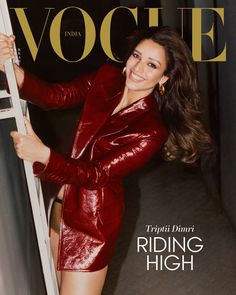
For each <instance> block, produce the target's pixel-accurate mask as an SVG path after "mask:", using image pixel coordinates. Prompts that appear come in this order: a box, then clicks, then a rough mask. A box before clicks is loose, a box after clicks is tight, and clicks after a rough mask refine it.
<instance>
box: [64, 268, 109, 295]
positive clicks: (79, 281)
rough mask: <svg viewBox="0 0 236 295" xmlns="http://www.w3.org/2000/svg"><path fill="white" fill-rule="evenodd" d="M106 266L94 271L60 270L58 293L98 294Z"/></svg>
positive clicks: (67, 294)
mask: <svg viewBox="0 0 236 295" xmlns="http://www.w3.org/2000/svg"><path fill="white" fill-rule="evenodd" d="M107 268H108V267H107V266H106V267H104V268H103V269H101V270H98V271H94V272H79V271H71V272H70V271H62V272H61V288H60V295H100V294H101V292H102V288H103V285H104V282H105V278H106V274H107Z"/></svg>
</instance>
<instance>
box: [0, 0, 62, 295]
mask: <svg viewBox="0 0 236 295" xmlns="http://www.w3.org/2000/svg"><path fill="white" fill-rule="evenodd" d="M0 31H1V32H2V33H4V34H6V35H11V34H12V26H11V21H10V16H9V11H8V6H7V2H6V0H1V1H0ZM15 52H16V50H15ZM15 60H16V62H17V63H18V58H17V54H15ZM5 72H6V77H7V82H8V86H9V91H10V98H11V107H10V108H5V109H0V120H3V119H8V118H15V120H16V126H17V130H18V131H19V132H20V133H22V134H26V129H25V124H24V118H23V115H24V114H23V113H26V109H27V105H26V103H25V102H23V101H21V100H20V97H19V92H18V88H17V83H16V78H15V73H14V69H13V64H12V61H11V60H8V61H6V64H5ZM5 95H6V96H5V98H9V95H7V93H6V94H5ZM3 98H4V97H3ZM23 164H24V170H25V176H26V182H27V186H28V193H29V198H30V203H31V208H32V216H33V220H34V226H35V232H36V236H37V242H38V247H39V254H40V258H41V264H42V271H43V276H44V281H45V287H46V291H47V295H59V292H58V286H57V280H56V273H55V269H54V265H53V259H52V255H51V248H50V240H49V236H48V225H47V218H46V212H45V207H44V202H43V195H42V189H41V184H40V181H39V180H38V179H36V178H35V177H34V174H33V169H32V165H31V163H29V162H27V161H23Z"/></svg>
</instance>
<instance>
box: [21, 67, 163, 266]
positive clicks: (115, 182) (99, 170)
mask: <svg viewBox="0 0 236 295" xmlns="http://www.w3.org/2000/svg"><path fill="white" fill-rule="evenodd" d="M123 88H124V77H123V75H122V74H121V71H120V70H118V69H117V68H115V67H114V66H112V65H109V64H105V65H104V66H102V67H101V68H100V69H99V70H98V71H97V72H96V73H95V74H91V75H87V76H83V77H81V78H80V79H78V80H74V81H72V82H69V83H60V84H48V83H45V82H42V81H40V80H38V79H37V78H35V77H33V76H31V75H29V74H27V73H26V75H25V80H24V83H23V86H22V88H21V91H20V92H21V96H22V97H23V98H24V99H26V100H28V101H30V102H32V103H34V104H37V105H38V106H40V107H42V108H44V109H59V108H71V107H75V106H78V105H80V104H81V103H84V107H83V112H82V115H81V119H80V122H79V124H78V129H77V133H76V137H75V140H74V145H73V150H72V153H71V157H70V158H66V157H64V156H63V155H60V154H58V153H57V152H55V151H53V150H51V154H50V159H49V162H48V164H47V166H44V165H42V164H40V163H34V165H33V167H34V172H35V174H36V175H37V176H38V177H40V178H41V179H46V180H50V181H53V182H56V183H60V184H65V191H64V198H63V207H62V208H63V210H62V211H63V213H62V221H61V230H60V243H59V259H58V269H60V270H79V271H95V270H98V269H101V268H103V267H104V266H106V265H107V264H108V262H109V260H110V258H111V255H112V252H113V249H114V246H115V242H116V240H117V237H118V233H119V229H120V223H121V218H122V214H123V209H124V204H123V188H122V179H123V177H124V176H126V175H127V174H129V173H131V172H132V171H134V170H136V169H137V168H139V167H141V166H142V165H143V164H144V163H145V162H147V161H148V160H149V159H150V158H151V157H152V156H153V155H154V154H155V153H156V152H157V151H158V150H159V149H160V147H161V146H162V144H163V143H164V141H165V140H166V138H167V135H168V132H167V129H166V128H165V126H164V124H163V122H162V120H161V118H160V114H159V111H158V107H157V103H156V101H155V98H154V97H153V95H152V94H151V95H149V96H147V97H144V98H141V99H140V100H138V101H136V102H134V103H133V104H131V105H130V106H128V107H126V108H124V109H122V110H120V111H119V112H117V113H115V114H114V115H112V113H113V110H114V109H115V107H116V106H117V105H118V103H119V101H120V99H121V98H122V93H123Z"/></svg>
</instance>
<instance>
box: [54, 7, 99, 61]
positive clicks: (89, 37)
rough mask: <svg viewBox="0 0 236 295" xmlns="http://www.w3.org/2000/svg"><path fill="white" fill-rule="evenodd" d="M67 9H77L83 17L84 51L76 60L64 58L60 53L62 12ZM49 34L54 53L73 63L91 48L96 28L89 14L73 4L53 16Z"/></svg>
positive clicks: (83, 56)
mask: <svg viewBox="0 0 236 295" xmlns="http://www.w3.org/2000/svg"><path fill="white" fill-rule="evenodd" d="M68 9H77V10H79V11H80V12H81V13H82V15H83V18H84V25H85V43H84V51H83V54H82V56H81V57H80V58H79V59H77V60H68V59H66V58H65V56H64V55H63V53H62V48H61V38H60V31H61V22H62V18H63V14H64V12H65V11H66V10H68ZM49 34H50V40H51V44H52V47H53V49H54V51H55V52H56V54H57V55H58V56H59V57H60V58H62V59H63V60H65V61H67V62H71V63H75V62H78V61H81V60H82V59H84V58H85V57H86V56H87V55H88V54H89V53H90V51H91V50H92V48H93V46H94V43H95V39H96V30H95V26H94V23H93V20H92V19H91V17H90V16H89V14H88V13H87V12H86V11H84V10H83V9H81V8H79V7H75V6H70V7H66V8H65V9H63V10H61V11H60V12H59V13H58V14H57V15H56V16H55V18H54V19H53V21H52V24H51V28H50V33H49Z"/></svg>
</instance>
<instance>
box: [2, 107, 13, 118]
mask: <svg viewBox="0 0 236 295" xmlns="http://www.w3.org/2000/svg"><path fill="white" fill-rule="evenodd" d="M15 116H16V114H15V112H14V110H13V109H12V108H9V109H1V110H0V120H2V119H9V118H13V117H15Z"/></svg>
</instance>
